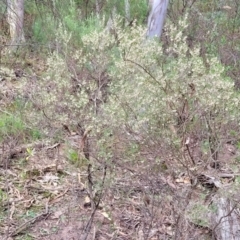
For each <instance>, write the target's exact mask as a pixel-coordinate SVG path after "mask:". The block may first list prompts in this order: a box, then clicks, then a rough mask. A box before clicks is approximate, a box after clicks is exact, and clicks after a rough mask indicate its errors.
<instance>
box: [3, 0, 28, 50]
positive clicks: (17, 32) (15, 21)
mask: <svg viewBox="0 0 240 240" xmlns="http://www.w3.org/2000/svg"><path fill="white" fill-rule="evenodd" d="M23 19H24V0H7V21H8V24H9V29H10V37H11V45H12V48H13V49H15V48H16V47H17V45H19V44H20V43H22V42H24V41H25V37H24V31H23Z"/></svg>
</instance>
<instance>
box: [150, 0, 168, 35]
mask: <svg viewBox="0 0 240 240" xmlns="http://www.w3.org/2000/svg"><path fill="white" fill-rule="evenodd" d="M149 3H150V5H151V11H150V14H149V17H148V30H147V37H148V38H153V37H157V38H160V36H161V34H162V29H163V25H164V22H165V18H166V14H167V8H168V0H152V1H150V2H149Z"/></svg>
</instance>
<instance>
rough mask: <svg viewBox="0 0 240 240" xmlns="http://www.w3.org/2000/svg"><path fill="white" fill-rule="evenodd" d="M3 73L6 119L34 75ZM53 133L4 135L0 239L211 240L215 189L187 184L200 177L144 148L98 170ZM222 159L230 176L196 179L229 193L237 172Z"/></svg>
mask: <svg viewBox="0 0 240 240" xmlns="http://www.w3.org/2000/svg"><path fill="white" fill-rule="evenodd" d="M25 66H26V65H25ZM30 67H31V66H30ZM34 67H35V72H37V71H42V70H41V69H44V66H43V65H42V68H41V64H40V63H39V64H36V65H35V66H34ZM37 68H38V69H37ZM4 69H5V68H2V69H1V72H0V74H1V75H0V101H1V102H0V104H1V105H0V110H1V112H0V114H7V115H8V114H13V112H14V107H13V105H12V104H13V102H15V101H16V97H17V94H18V93H19V92H20V91H22V86H24V84H23V82H24V81H27V79H29V78H35V77H36V76H37V74H36V75H31V74H30V75H31V76H30V75H29V74H27V77H26V73H25V70H24V69H22V66H19V65H18V64H15V65H14V66H13V67H12V69H10V70H9V72H8V71H6V69H5V70H4ZM10 73H11V74H10ZM14 106H15V105H14ZM12 109H13V111H12ZM10 110H11V113H10ZM35 110H36V111H38V110H37V109H35ZM0 124H1V122H0ZM58 131H60V132H61V134H60V135H61V137H60V138H50V137H49V138H41V139H38V140H31V139H30V140H29V139H28V140H26V141H20V140H22V139H21V136H20V135H18V136H17V137H16V135H15V137H13V138H11V137H9V138H8V134H7V133H6V135H5V139H3V140H2V142H1V145H0V179H1V181H0V200H1V206H0V219H1V221H0V239H6V240H7V239H8V240H10V239H16V240H20V239H23V240H30V239H42V240H44V239H46V240H47V239H48V240H49V239H52V240H60V239H61V240H73V239H75V240H76V239H79V240H85V239H91V240H93V239H119V240H120V239H121V240H130V239H138V240H144V239H149V240H155V239H156V240H157V239H196V240H197V239H198V240H200V239H204V240H207V239H213V238H212V237H213V228H210V227H209V226H211V224H210V223H209V221H208V220H207V217H206V214H208V213H206V211H205V210H206V209H205V208H204V207H203V206H204V205H206V206H209V204H210V203H211V201H212V196H213V195H214V194H215V193H216V191H217V190H216V189H217V186H216V185H217V183H215V182H214V181H213V182H212V184H210V185H211V186H210V187H209V186H208V187H206V184H205V185H204V184H200V183H199V182H198V183H194V178H197V177H196V176H200V175H201V174H199V172H198V174H196V176H192V175H191V174H189V173H188V172H187V171H186V169H184V168H182V167H181V166H179V165H177V163H176V161H175V160H174V159H171V157H170V156H162V158H164V159H165V160H166V161H168V164H167V166H166V165H164V164H163V163H159V164H157V163H156V161H155V159H154V157H153V156H154V154H153V151H154V149H153V151H152V154H151V150H149V149H148V151H146V149H144V147H143V148H142V149H141V150H140V152H139V159H137V160H136V161H135V162H130V163H128V162H123V161H122V160H121V159H114V160H113V161H112V162H111V164H110V163H104V162H101V161H99V160H97V159H94V158H92V157H91V155H90V158H89V159H88V161H86V159H85V160H81V157H80V158H77V160H76V159H74V157H72V158H71V157H70V158H69V152H68V149H69V146H75V149H76V151H77V152H78V150H79V146H80V144H81V141H82V136H81V134H80V133H78V132H71V131H66V129H64V128H63V127H62V126H60V127H59V129H58ZM6 136H7V137H6ZM19 139H20V140H19ZM89 140H90V141H91V136H90V137H89ZM119 144H120V143H119ZM229 147H230V146H229ZM226 153H227V155H225V157H224V161H223V162H222V168H223V167H227V168H228V169H230V170H228V172H229V171H230V173H231V174H229V175H228V176H227V175H225V177H221V176H223V175H221V176H220V175H219V172H220V170H219V169H210V170H209V169H207V170H206V169H205V170H204V174H202V175H201V176H202V177H206V176H211V177H213V176H217V175H218V177H216V178H214V179H219V181H220V182H221V185H228V186H231V185H232V184H233V183H234V180H235V179H236V175H237V173H238V167H235V169H234V170H233V169H232V168H231V164H234V163H235V159H236V157H237V154H236V153H233V154H232V153H231V151H230V150H226ZM79 154H80V155H81V153H79ZM141 159H144V161H141ZM226 159H227V161H228V162H227V164H226ZM78 161H83V162H81V164H79V163H78ZM170 166H171V167H170ZM235 166H236V165H235ZM229 167H230V168H229ZM202 171H203V169H202ZM207 172H208V174H206V173H207ZM221 173H222V171H221ZM219 176H220V177H219ZM226 176H227V177H226ZM196 202H197V203H198V205H194V204H196ZM199 206H201V208H198V207H199ZM204 221H205V222H204Z"/></svg>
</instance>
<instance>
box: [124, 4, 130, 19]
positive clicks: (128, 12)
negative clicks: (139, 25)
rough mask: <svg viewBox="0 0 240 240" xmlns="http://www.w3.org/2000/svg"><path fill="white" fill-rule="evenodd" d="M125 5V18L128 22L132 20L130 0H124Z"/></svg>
mask: <svg viewBox="0 0 240 240" xmlns="http://www.w3.org/2000/svg"><path fill="white" fill-rule="evenodd" d="M124 5H125V18H126V20H127V21H126V23H129V22H130V3H129V0H125V1H124Z"/></svg>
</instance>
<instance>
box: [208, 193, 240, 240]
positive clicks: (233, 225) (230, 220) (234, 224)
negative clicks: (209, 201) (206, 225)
mask: <svg viewBox="0 0 240 240" xmlns="http://www.w3.org/2000/svg"><path fill="white" fill-rule="evenodd" d="M213 206H214V208H215V209H216V210H215V212H214V213H213V214H212V225H213V233H214V235H215V237H216V239H217V240H230V239H231V240H237V239H240V221H239V209H238V207H239V206H238V204H237V203H234V202H233V201H232V200H230V199H228V198H224V197H218V198H217V197H216V198H215V199H214V200H213Z"/></svg>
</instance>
